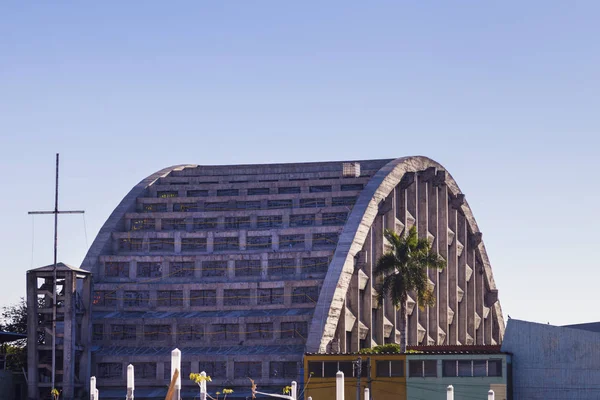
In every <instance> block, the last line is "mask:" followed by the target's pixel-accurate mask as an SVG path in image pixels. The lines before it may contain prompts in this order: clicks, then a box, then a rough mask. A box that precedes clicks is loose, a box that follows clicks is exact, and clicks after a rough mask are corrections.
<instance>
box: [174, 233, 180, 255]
mask: <svg viewBox="0 0 600 400" xmlns="http://www.w3.org/2000/svg"><path fill="white" fill-rule="evenodd" d="M173 241H174V244H175V254H181V232H180V231H175V232H173Z"/></svg>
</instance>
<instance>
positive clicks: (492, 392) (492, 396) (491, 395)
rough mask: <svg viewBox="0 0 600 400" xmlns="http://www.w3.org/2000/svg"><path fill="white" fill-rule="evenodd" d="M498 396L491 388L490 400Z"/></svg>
mask: <svg viewBox="0 0 600 400" xmlns="http://www.w3.org/2000/svg"><path fill="white" fill-rule="evenodd" d="M495 398H496V395H495V394H494V391H493V390H491V389H490V391H489V392H488V400H494V399H495Z"/></svg>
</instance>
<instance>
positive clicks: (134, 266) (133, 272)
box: [128, 260, 137, 280]
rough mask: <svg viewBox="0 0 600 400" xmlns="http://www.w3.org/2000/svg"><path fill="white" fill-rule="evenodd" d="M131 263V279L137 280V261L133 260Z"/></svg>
mask: <svg viewBox="0 0 600 400" xmlns="http://www.w3.org/2000/svg"><path fill="white" fill-rule="evenodd" d="M128 262H129V279H131V280H135V278H136V276H137V261H135V260H132V261H128Z"/></svg>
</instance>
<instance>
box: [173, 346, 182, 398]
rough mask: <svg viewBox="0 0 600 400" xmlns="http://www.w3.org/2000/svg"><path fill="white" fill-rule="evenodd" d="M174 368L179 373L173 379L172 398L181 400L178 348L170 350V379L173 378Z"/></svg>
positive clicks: (179, 354)
mask: <svg viewBox="0 0 600 400" xmlns="http://www.w3.org/2000/svg"><path fill="white" fill-rule="evenodd" d="M175 370H177V371H179V375H178V376H177V380H176V381H175V392H174V393H173V400H181V350H179V349H175V350H173V351H172V352H171V379H173V374H174V373H175Z"/></svg>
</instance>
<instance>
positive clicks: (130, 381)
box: [127, 364, 135, 400]
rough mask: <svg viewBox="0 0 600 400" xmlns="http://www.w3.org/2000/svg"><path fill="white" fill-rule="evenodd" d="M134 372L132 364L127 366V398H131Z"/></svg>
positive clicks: (128, 399)
mask: <svg viewBox="0 0 600 400" xmlns="http://www.w3.org/2000/svg"><path fill="white" fill-rule="evenodd" d="M134 382H135V373H134V368H133V365H132V364H129V365H128V366H127V400H133V391H134V389H135V383H134Z"/></svg>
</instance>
